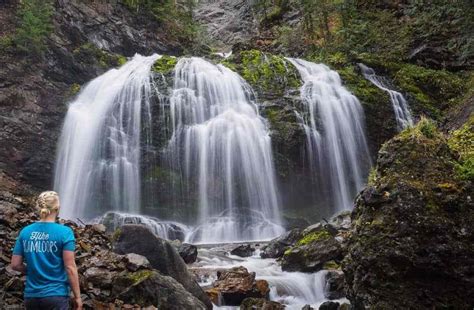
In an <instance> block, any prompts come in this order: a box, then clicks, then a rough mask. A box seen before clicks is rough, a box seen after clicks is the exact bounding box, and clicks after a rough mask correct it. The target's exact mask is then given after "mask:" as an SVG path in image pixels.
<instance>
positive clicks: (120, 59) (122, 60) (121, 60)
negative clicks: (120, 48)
mask: <svg viewBox="0 0 474 310" xmlns="http://www.w3.org/2000/svg"><path fill="white" fill-rule="evenodd" d="M117 62H118V64H119V66H123V65H124V64H125V63H126V62H127V57H125V56H122V55H119V56H118V61H117Z"/></svg>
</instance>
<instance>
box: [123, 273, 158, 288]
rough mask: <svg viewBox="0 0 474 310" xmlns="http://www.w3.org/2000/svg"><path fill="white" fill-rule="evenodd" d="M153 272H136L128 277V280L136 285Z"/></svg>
mask: <svg viewBox="0 0 474 310" xmlns="http://www.w3.org/2000/svg"><path fill="white" fill-rule="evenodd" d="M153 273H154V271H153V270H140V271H137V272H132V273H130V274H129V275H128V278H129V279H130V280H132V281H133V284H134V285H135V284H137V283H139V282H141V281H143V280H146V279H147V278H149V277H151V276H152V275H153Z"/></svg>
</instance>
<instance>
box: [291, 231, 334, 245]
mask: <svg viewBox="0 0 474 310" xmlns="http://www.w3.org/2000/svg"><path fill="white" fill-rule="evenodd" d="M329 237H331V235H330V234H329V232H328V231H327V230H324V229H323V230H320V231H315V232H312V233H309V234H307V235H306V236H304V237H303V238H301V239H300V240H298V242H297V243H296V245H297V246H301V245H307V244H310V243H312V242H314V241H317V240H322V239H326V238H329Z"/></svg>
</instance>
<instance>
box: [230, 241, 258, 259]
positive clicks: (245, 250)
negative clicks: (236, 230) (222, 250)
mask: <svg viewBox="0 0 474 310" xmlns="http://www.w3.org/2000/svg"><path fill="white" fill-rule="evenodd" d="M254 251H255V248H253V247H252V246H251V245H250V244H242V245H239V246H238V247H236V248H234V249H233V250H232V251H230V254H232V255H237V256H240V257H250V256H252V254H253V252H254Z"/></svg>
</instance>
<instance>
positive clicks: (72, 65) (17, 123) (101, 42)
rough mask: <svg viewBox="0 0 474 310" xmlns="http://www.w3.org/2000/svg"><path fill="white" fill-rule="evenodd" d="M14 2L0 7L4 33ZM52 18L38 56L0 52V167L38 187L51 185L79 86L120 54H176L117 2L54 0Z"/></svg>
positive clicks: (151, 24) (175, 47)
mask: <svg viewBox="0 0 474 310" xmlns="http://www.w3.org/2000/svg"><path fill="white" fill-rule="evenodd" d="M18 5H19V2H17V1H10V2H6V3H5V2H4V3H3V4H0V8H1V9H2V12H1V15H2V21H4V22H5V23H4V26H5V29H6V30H5V33H3V34H4V35H5V34H9V33H10V34H11V33H14V31H15V25H16V23H17V20H16V19H15V16H16V11H17V8H18ZM52 23H53V30H52V33H51V35H50V36H49V38H48V39H47V42H46V45H47V47H46V52H45V53H44V56H43V57H32V56H30V55H27V54H24V53H19V52H17V51H15V50H9V49H2V52H1V53H0V64H1V65H0V67H1V69H0V114H1V118H0V128H1V129H2V130H1V133H0V144H1V145H2V148H1V150H0V169H2V170H4V171H5V172H7V173H8V174H9V175H10V176H13V177H15V178H17V179H21V180H23V181H25V182H26V183H28V184H32V185H34V186H35V187H36V188H39V189H44V188H50V187H51V185H52V176H53V166H54V159H55V152H56V143H57V140H58V136H59V133H60V130H61V126H62V122H63V119H64V116H65V113H66V111H67V102H68V101H69V100H70V99H71V98H73V97H74V95H75V94H76V93H77V91H78V90H79V89H80V85H82V84H84V83H87V82H88V81H89V80H91V79H92V78H94V77H96V76H97V75H99V74H101V73H103V72H105V70H107V69H109V68H111V67H114V66H118V65H119V64H121V63H123V62H124V61H125V60H126V59H125V57H123V56H133V55H134V54H135V53H144V54H151V53H168V54H175V53H181V52H182V45H181V44H180V43H178V42H176V41H173V40H171V39H169V37H168V34H167V33H163V32H161V31H160V24H159V23H157V22H156V21H154V20H153V19H151V18H149V17H147V16H146V15H144V14H142V15H137V14H134V13H133V12H132V11H130V10H129V9H128V8H126V7H125V6H124V5H123V4H120V3H115V4H111V3H105V2H104V3H103V2H83V1H57V2H55V4H54V11H53V16H52ZM2 27H3V26H2Z"/></svg>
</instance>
